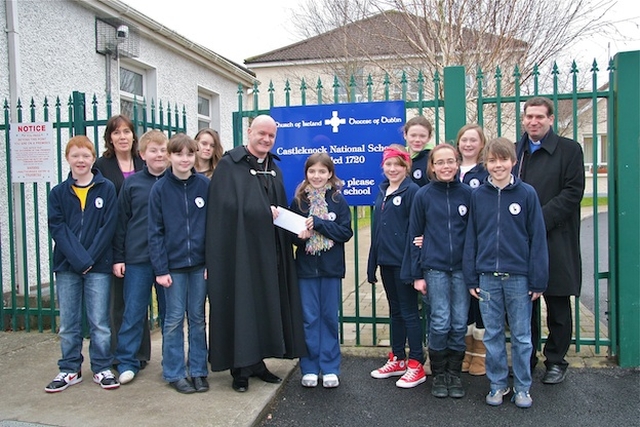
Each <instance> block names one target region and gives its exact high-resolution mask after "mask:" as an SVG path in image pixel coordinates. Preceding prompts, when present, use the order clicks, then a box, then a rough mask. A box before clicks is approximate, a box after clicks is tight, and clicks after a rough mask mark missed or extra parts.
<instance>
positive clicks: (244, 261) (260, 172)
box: [206, 115, 307, 392]
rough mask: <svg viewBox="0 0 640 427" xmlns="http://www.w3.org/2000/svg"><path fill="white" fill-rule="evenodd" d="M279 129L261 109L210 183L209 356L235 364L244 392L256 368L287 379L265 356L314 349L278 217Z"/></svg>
mask: <svg viewBox="0 0 640 427" xmlns="http://www.w3.org/2000/svg"><path fill="white" fill-rule="evenodd" d="M275 135H276V123H275V121H274V120H273V119H272V118H271V117H270V116H266V115H262V116H258V117H256V118H255V119H254V120H253V123H252V124H251V126H250V127H249V130H248V137H249V143H248V145H246V146H241V147H236V148H234V149H232V150H229V151H228V152H227V153H226V154H225V155H224V156H223V158H222V159H221V160H220V162H219V163H218V165H217V167H216V169H215V171H214V174H213V177H212V179H211V184H210V186H209V203H208V212H207V228H206V266H207V270H208V280H207V286H208V295H209V304H210V314H209V362H210V363H211V370H212V371H222V370H226V369H230V370H231V375H232V376H233V383H232V385H233V388H234V389H235V390H236V391H240V392H244V391H246V390H247V389H248V387H249V383H248V379H249V377H252V376H255V377H259V378H260V379H262V380H263V381H267V382H272V383H278V382H281V381H282V380H281V379H280V378H278V377H277V376H275V375H274V374H272V373H271V372H269V370H267V368H266V366H265V364H264V361H263V359H265V358H269V357H278V358H289V359H293V358H296V357H300V356H303V355H306V351H307V350H306V344H305V341H304V331H303V319H302V307H301V303H300V294H299V291H298V283H297V277H296V271H295V263H294V261H293V248H292V243H291V236H292V235H290V234H289V232H287V231H285V230H282V229H281V228H279V227H276V226H274V225H273V219H274V216H277V210H276V207H277V206H288V203H287V197H286V194H285V189H284V183H283V179H282V172H281V170H280V168H279V167H278V166H277V165H276V164H275V161H276V160H278V158H277V156H275V155H273V154H271V148H272V147H273V144H274V142H275Z"/></svg>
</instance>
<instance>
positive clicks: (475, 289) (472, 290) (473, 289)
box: [469, 288, 480, 300]
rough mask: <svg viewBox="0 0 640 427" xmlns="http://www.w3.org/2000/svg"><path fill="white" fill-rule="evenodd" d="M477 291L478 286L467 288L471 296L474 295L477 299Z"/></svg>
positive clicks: (478, 290) (478, 297) (478, 296)
mask: <svg viewBox="0 0 640 427" xmlns="http://www.w3.org/2000/svg"><path fill="white" fill-rule="evenodd" d="M479 292H480V288H471V289H469V293H470V294H471V296H472V297H474V298H475V299H477V300H479V299H480V295H478V293H479Z"/></svg>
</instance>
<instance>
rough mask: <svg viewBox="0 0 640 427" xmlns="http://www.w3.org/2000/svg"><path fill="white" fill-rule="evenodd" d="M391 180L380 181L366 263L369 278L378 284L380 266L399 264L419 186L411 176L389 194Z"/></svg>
mask: <svg viewBox="0 0 640 427" xmlns="http://www.w3.org/2000/svg"><path fill="white" fill-rule="evenodd" d="M388 188H389V180H388V179H385V180H384V181H382V183H381V184H380V191H379V192H378V195H377V196H376V202H375V205H374V208H373V230H372V231H371V247H370V249H369V260H368V263H367V280H368V281H369V283H376V282H377V279H376V267H377V266H379V265H384V266H390V267H400V266H402V257H403V254H404V248H405V245H406V241H407V230H408V228H409V216H410V215H411V206H412V204H413V200H414V197H415V195H416V193H417V192H418V190H420V187H418V185H417V184H416V183H414V182H413V181H412V180H411V178H409V177H407V178H405V179H404V180H403V181H402V182H401V183H400V186H399V187H398V189H397V190H395V191H394V192H393V193H391V194H389V195H388V196H387V195H386V193H387V189H388Z"/></svg>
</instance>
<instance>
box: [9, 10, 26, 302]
mask: <svg viewBox="0 0 640 427" xmlns="http://www.w3.org/2000/svg"><path fill="white" fill-rule="evenodd" d="M4 5H5V12H6V15H7V17H6V20H7V22H6V32H7V40H8V42H9V46H8V53H9V102H10V104H9V107H10V108H9V123H11V122H13V121H15V120H17V113H15V111H16V105H17V104H18V98H19V97H20V34H19V33H18V0H5V3H4ZM8 155H9V153H7V156H8ZM11 187H12V193H13V197H14V203H13V212H9V215H11V214H13V215H14V218H18V219H20V218H24V211H23V210H22V205H21V204H20V203H15V202H16V200H15V198H16V195H17V194H20V184H18V183H12V184H11ZM17 231H18V229H17V227H15V225H14V229H13V230H10V232H11V233H14V236H16V240H15V253H16V258H17V259H16V264H15V266H16V272H17V274H16V275H15V277H16V283H15V289H16V293H17V294H19V295H21V294H23V293H24V287H25V286H26V284H24V283H22V280H23V278H24V273H25V267H24V266H25V262H26V260H25V259H24V256H23V253H24V251H23V248H24V245H25V241H24V239H25V236H23V235H22V233H19V232H17ZM12 267H13V266H12ZM23 285H24V286H23Z"/></svg>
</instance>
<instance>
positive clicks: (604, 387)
mask: <svg viewBox="0 0 640 427" xmlns="http://www.w3.org/2000/svg"><path fill="white" fill-rule="evenodd" d="M384 362H385V360H384V358H380V357H378V358H376V357H357V356H346V357H344V358H343V360H342V373H341V375H340V380H341V384H340V386H339V387H338V388H336V389H323V388H322V386H321V385H320V386H318V387H316V388H314V389H309V388H304V387H302V386H301V384H300V380H301V374H300V371H299V370H298V369H296V370H295V371H294V372H293V374H292V375H291V376H290V377H289V380H288V381H287V383H285V385H284V386H283V387H282V389H281V390H280V393H279V394H278V397H277V399H276V400H274V402H273V403H272V405H271V407H270V408H269V409H268V411H267V412H266V413H264V414H263V418H262V423H261V424H260V426H261V427H267V426H278V427H288V426H291V427H293V426H296V427H302V426H316V427H323V426H327V427H328V426H349V427H360V426H362V427H374V426H545V427H551V426H581V427H591V426H594V427H596V426H639V425H640V371H638V370H632V369H621V368H611V367H609V368H578V369H570V370H569V371H568V373H567V377H566V379H565V381H564V382H563V383H561V384H558V385H544V384H542V383H541V382H540V379H541V378H542V375H543V374H544V368H543V367H542V364H540V365H539V366H538V368H537V369H536V371H535V374H534V383H533V385H532V388H531V396H532V398H533V402H534V403H533V406H532V407H531V408H529V409H520V408H518V407H516V406H515V405H514V404H513V403H511V402H510V398H511V396H512V395H513V393H510V394H509V395H507V396H505V399H504V402H503V404H502V406H499V407H491V406H488V405H487V404H485V403H484V397H485V395H486V394H487V392H488V388H489V383H488V380H487V378H486V376H479V377H478V376H476V377H474V376H471V375H468V374H463V376H462V379H463V384H464V386H465V388H466V390H467V395H466V396H465V397H464V398H462V399H451V398H444V399H439V398H436V397H433V396H431V381H432V377H429V378H428V379H427V381H426V382H425V383H423V384H420V385H419V386H417V387H415V388H413V389H400V388H398V387H396V385H395V382H396V380H397V378H398V377H394V378H388V379H373V378H371V376H370V375H369V372H370V371H372V370H374V369H376V368H379V367H380V366H382V364H384Z"/></svg>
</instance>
